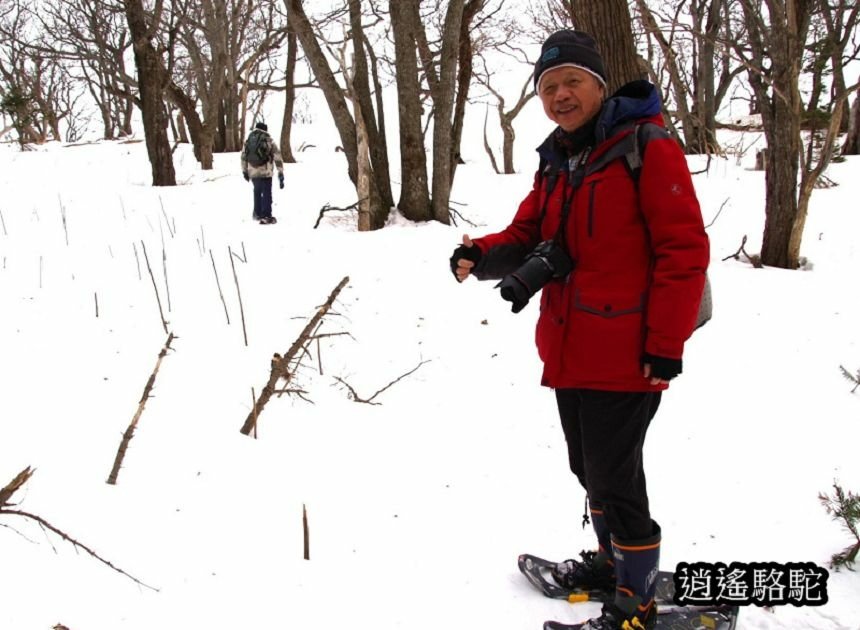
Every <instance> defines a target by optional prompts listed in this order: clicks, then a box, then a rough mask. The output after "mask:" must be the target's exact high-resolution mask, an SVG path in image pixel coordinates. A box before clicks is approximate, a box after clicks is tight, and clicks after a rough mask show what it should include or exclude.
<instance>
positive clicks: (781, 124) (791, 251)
mask: <svg viewBox="0 0 860 630" xmlns="http://www.w3.org/2000/svg"><path fill="white" fill-rule="evenodd" d="M741 4H742V7H743V11H744V18H745V22H746V25H747V30H748V32H749V37H750V47H751V49H752V53H753V59H752V66H751V68H750V72H749V79H750V85H751V86H752V88H753V90H754V92H755V95H756V100H757V101H758V102H759V105H760V108H761V114H762V124H763V126H764V131H765V137H766V139H767V149H768V155H767V158H768V159H767V165H766V170H765V226H764V234H763V237H762V250H761V261H762V263H763V264H765V265H769V266H772V267H781V268H784V269H796V268H797V265H798V256H797V253H798V251H799V248H800V233H801V232H802V230H803V223H804V220H805V216H800V214H799V211H798V200H797V190H798V188H797V177H798V172H799V161H800V151H801V148H802V143H801V138H800V120H801V110H802V103H801V98H800V90H799V77H800V59H801V51H802V48H803V45H804V42H805V39H806V31H807V28H808V23H809V21H808V13H807V11H806V3H805V0H787V1H786V2H785V3H784V5H781V6H776V4H777V3H776V2H774V0H768V9H769V13H770V23H769V24H765V22H764V20H763V19H762V16H761V12H760V11H759V7H758V5H757V3H755V2H752V1H751V0H743V1H742V3H741ZM766 55H767V56H768V57H769V61H770V63H769V73H768V76H769V78H770V85H769V86H767V85H765V83H764V80H763V78H762V71H761V68H764V65H765V56H766ZM771 93H772V94H771Z"/></svg>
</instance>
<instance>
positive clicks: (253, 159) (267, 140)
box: [245, 129, 273, 166]
mask: <svg viewBox="0 0 860 630" xmlns="http://www.w3.org/2000/svg"><path fill="white" fill-rule="evenodd" d="M272 154H273V150H272V138H271V137H270V136H269V134H267V133H266V132H265V131H263V130H262V129H254V131H252V132H251V133H250V135H249V136H248V139H247V140H245V159H246V160H247V161H248V164H250V165H251V166H264V165H265V164H268V163H269V162H270V161H271V160H272Z"/></svg>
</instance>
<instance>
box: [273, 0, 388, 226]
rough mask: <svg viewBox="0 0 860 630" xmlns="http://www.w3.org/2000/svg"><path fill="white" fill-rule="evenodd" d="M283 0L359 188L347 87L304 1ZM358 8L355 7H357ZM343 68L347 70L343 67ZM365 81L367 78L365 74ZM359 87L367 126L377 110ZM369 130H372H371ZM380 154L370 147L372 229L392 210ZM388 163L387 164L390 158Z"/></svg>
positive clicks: (369, 205) (356, 153) (352, 177)
mask: <svg viewBox="0 0 860 630" xmlns="http://www.w3.org/2000/svg"><path fill="white" fill-rule="evenodd" d="M284 1H285V2H286V3H287V10H288V12H289V13H290V20H291V24H292V25H293V27H294V28H295V32H296V36H297V37H298V40H299V43H300V44H301V46H302V50H304V53H305V56H306V58H307V60H308V63H309V64H310V66H311V69H312V70H313V73H314V76H315V77H316V80H317V82H318V83H319V85H320V88H321V89H322V91H323V94H324V96H325V99H326V103H327V104H328V107H329V110H330V112H331V115H332V118H333V119H334V124H335V127H336V128H337V130H338V134H339V136H340V140H341V144H342V146H343V149H344V153H345V155H346V160H347V170H348V174H349V179H350V181H352V183H353V184H354V185H356V187H357V186H358V183H359V172H358V140H357V130H356V121H355V120H354V119H353V117H352V114H351V113H350V111H349V107H348V106H347V99H346V96H345V94H344V88H343V87H341V85H340V84H339V83H338V80H337V77H336V76H335V72H334V71H333V70H332V68H331V66H330V65H329V62H328V59H327V58H326V55H325V52H324V51H323V49H322V46H321V45H320V42H319V41H318V39H317V35H316V33H315V31H314V26H313V24H312V23H311V21H310V19H309V18H308V16H307V14H306V13H305V10H304V7H303V6H302V1H301V0H284ZM358 8H359V7H355V8H354V9H358ZM350 19H353V17H352V14H350ZM355 36H361V35H359V34H358V33H355V32H353V37H355ZM341 46H342V47H345V46H346V42H343V43H342V44H341ZM336 56H339V55H336ZM358 57H362V59H363V55H355V56H354V59H353V63H361V61H359V60H358ZM344 59H345V57H344ZM343 70H346V69H345V68H344V69H343ZM364 80H366V75H365V78H364ZM357 82H358V81H357ZM360 90H364V88H357V89H356V94H355V98H356V99H362V100H363V101H364V102H361V103H360V108H359V109H360V111H361V115H362V116H363V121H364V122H365V124H366V125H367V122H368V121H374V118H375V117H374V114H373V112H374V111H375V110H374V109H373V106H372V104H371V103H370V102H369V99H368V98H367V93H365V96H364V97H362V96H361V95H360V94H359V93H358V92H359V91H360ZM366 105H369V106H370V111H365V106H366ZM374 124H375V122H374ZM368 133H370V132H369V131H368ZM377 157H378V153H376V152H374V151H373V150H372V149H371V162H372V163H371V164H370V169H371V170H372V172H373V174H372V176H371V177H370V180H369V182H368V185H369V197H370V198H369V200H367V204H368V206H367V208H368V209H367V213H368V214H369V221H368V226H369V227H370V229H379V228H381V227H383V226H384V225H385V220H386V218H387V217H388V212H389V210H390V205H386V203H385V200H384V198H383V196H382V194H381V193H380V191H379V187H378V185H377V181H378V179H379V178H380V177H387V176H388V173H387V171H385V172H384V173H382V172H381V171H382V165H381V164H379V163H377V162H373V159H374V158H377ZM385 164H386V167H387V158H386V161H385ZM359 200H360V201H361V200H362V199H361V198H360V199H359Z"/></svg>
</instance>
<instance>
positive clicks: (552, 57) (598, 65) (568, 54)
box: [534, 29, 606, 92]
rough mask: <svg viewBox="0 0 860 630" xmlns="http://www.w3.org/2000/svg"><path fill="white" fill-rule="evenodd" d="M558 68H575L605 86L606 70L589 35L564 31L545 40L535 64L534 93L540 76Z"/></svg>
mask: <svg viewBox="0 0 860 630" xmlns="http://www.w3.org/2000/svg"><path fill="white" fill-rule="evenodd" d="M558 66H575V67H577V68H582V69H583V70H586V71H587V72H590V73H591V74H593V75H594V76H595V77H596V78H597V79H598V80H599V81H600V83H601V84H603V85H604V86H605V85H606V70H605V69H604V68H603V58H602V57H601V56H600V53H599V52H597V45H596V44H595V43H594V39H592V37H591V35H589V34H587V33H583V32H582V31H572V30H570V29H565V30H562V31H556V32H555V33H553V34H552V35H550V36H549V37H547V38H546V41H545V42H544V43H543V46H542V47H541V51H540V58H539V59H538V60H537V63H536V64H535V74H534V82H535V92H537V89H538V85H539V84H540V78H541V75H542V74H543V73H544V72H546V71H547V70H550V69H552V68H555V67H558Z"/></svg>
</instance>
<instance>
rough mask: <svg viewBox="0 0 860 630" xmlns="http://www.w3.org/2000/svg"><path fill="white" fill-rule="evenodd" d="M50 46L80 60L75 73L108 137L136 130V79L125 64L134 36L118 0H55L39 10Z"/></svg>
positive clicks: (66, 55) (71, 58) (68, 56)
mask: <svg viewBox="0 0 860 630" xmlns="http://www.w3.org/2000/svg"><path fill="white" fill-rule="evenodd" d="M37 16H38V17H39V20H40V23H41V26H42V28H43V29H44V31H45V33H49V34H50V41H49V42H46V43H45V46H46V47H47V48H50V49H52V50H54V51H56V53H57V54H59V55H62V56H63V57H64V58H65V59H68V60H73V61H74V62H75V65H76V70H75V76H76V78H77V79H78V80H80V81H81V82H83V84H84V85H85V86H86V89H87V92H88V94H89V95H90V97H91V98H92V100H93V102H94V103H95V105H96V107H97V108H98V111H99V114H100V117H101V121H102V129H103V137H104V138H105V139H108V140H109V139H112V138H115V137H118V136H127V135H131V133H132V129H131V117H132V113H133V111H134V105H135V102H134V92H135V89H134V84H135V81H134V79H133V77H132V76H131V75H130V73H129V72H128V71H127V69H126V67H125V56H126V52H127V51H128V49H129V47H130V46H131V42H130V39H129V35H128V26H127V24H126V23H125V16H124V14H123V7H122V5H121V3H119V2H117V1H115V0H50V1H49V2H46V3H44V4H43V5H42V6H41V10H40V11H39V12H37Z"/></svg>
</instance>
